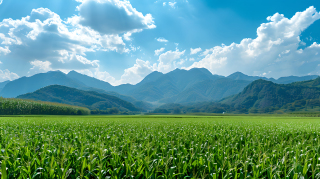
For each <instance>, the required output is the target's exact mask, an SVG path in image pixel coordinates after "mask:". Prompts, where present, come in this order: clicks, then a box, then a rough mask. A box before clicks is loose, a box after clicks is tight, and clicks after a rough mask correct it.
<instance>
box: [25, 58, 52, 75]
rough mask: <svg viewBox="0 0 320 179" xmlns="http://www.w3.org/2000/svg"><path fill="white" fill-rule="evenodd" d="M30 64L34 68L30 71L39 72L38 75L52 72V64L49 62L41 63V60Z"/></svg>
mask: <svg viewBox="0 0 320 179" xmlns="http://www.w3.org/2000/svg"><path fill="white" fill-rule="evenodd" d="M30 64H31V65H32V66H33V67H32V68H31V69H30V70H39V71H38V72H37V73H39V72H47V71H50V70H52V68H51V67H50V66H51V62H49V61H45V62H43V61H39V60H35V61H32V62H30Z"/></svg>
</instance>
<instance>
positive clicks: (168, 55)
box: [155, 49, 185, 73]
mask: <svg viewBox="0 0 320 179" xmlns="http://www.w3.org/2000/svg"><path fill="white" fill-rule="evenodd" d="M184 53H185V50H184V51H179V49H176V50H175V51H171V50H170V51H167V52H165V53H163V54H161V55H160V56H159V60H158V61H159V63H158V64H157V65H156V66H155V69H156V70H157V71H160V72H163V73H167V72H169V71H171V70H173V69H175V68H176V65H177V63H176V60H178V59H180V58H181V57H182V56H183V55H184Z"/></svg>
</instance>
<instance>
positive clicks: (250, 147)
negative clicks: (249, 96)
mask: <svg viewBox="0 0 320 179" xmlns="http://www.w3.org/2000/svg"><path fill="white" fill-rule="evenodd" d="M319 129H320V119H319V118H316V117H294V116H267V115H265V116H203V117H199V116H25V117H23V116H16V117H1V118H0V145H1V146H0V148H1V151H0V160H1V175H2V176H1V177H2V178H77V177H79V178H106V177H107V178H296V179H298V178H303V177H304V178H319V177H320V174H319V173H320V156H319V153H320V141H319V136H320V130H319Z"/></svg>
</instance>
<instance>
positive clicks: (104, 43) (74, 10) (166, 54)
mask: <svg viewBox="0 0 320 179" xmlns="http://www.w3.org/2000/svg"><path fill="white" fill-rule="evenodd" d="M0 2H1V0H0ZM319 10H320V1H316V0H310V1H298V0H291V1H275V0H269V1H254V0H246V1H237V0H226V1H216V0H211V1H205V0H132V1H123V0H28V1H23V0H3V1H2V3H1V4H0V61H1V63H0V81H5V80H14V79H16V78H19V77H22V76H31V75H34V74H36V73H40V72H47V71H51V70H61V71H63V72H65V73H67V72H69V71H70V70H76V71H78V72H80V73H83V74H87V75H89V76H93V77H96V78H99V79H101V80H104V81H107V82H110V83H111V84H113V85H118V84H123V83H132V84H135V83H137V82H139V81H140V80H141V79H143V78H144V77H145V76H146V75H148V74H149V73H151V72H152V71H160V72H163V73H167V72H169V71H171V70H174V69H175V68H181V69H190V68H195V67H196V68H200V67H201V68H202V67H204V68H207V69H208V70H210V71H211V72H212V73H214V74H219V75H229V74H231V73H233V72H236V71H241V72H243V73H246V74H248V75H259V76H266V77H275V78H278V77H281V76H288V75H297V76H302V75H308V74H319V70H320V58H319V57H320V54H319V55H318V53H319V52H320V45H319V43H320V42H319V38H320V31H319V29H320V20H319V19H320V14H319Z"/></svg>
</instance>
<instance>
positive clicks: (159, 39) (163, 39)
mask: <svg viewBox="0 0 320 179" xmlns="http://www.w3.org/2000/svg"><path fill="white" fill-rule="evenodd" d="M157 41H158V42H169V41H168V40H167V39H165V38H163V37H159V38H157Z"/></svg>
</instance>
